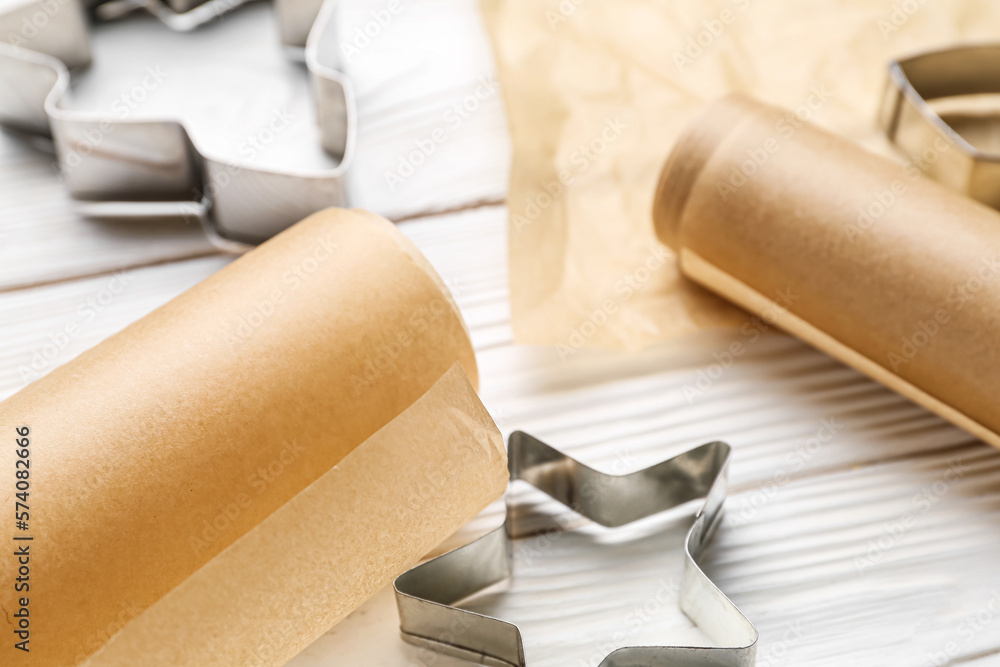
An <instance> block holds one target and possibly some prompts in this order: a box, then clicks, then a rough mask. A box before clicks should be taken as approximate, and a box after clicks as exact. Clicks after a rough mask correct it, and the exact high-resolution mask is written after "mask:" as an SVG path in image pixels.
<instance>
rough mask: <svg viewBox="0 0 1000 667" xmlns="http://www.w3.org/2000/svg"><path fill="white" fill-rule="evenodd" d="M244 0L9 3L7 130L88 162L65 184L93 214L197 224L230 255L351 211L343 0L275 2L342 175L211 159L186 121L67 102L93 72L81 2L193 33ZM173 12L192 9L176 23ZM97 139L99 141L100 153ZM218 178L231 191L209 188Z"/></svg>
mask: <svg viewBox="0 0 1000 667" xmlns="http://www.w3.org/2000/svg"><path fill="white" fill-rule="evenodd" d="M243 1H244V0H209V1H208V2H204V0H169V2H170V5H167V4H164V2H162V1H161V0H120V1H119V2H118V3H105V4H100V3H99V2H97V3H95V2H94V0H12V2H10V3H8V4H6V5H5V6H4V7H3V8H2V9H0V124H3V125H6V126H8V127H11V128H14V129H17V130H20V131H22V132H25V133H27V134H34V135H40V136H51V137H52V139H53V143H54V147H55V149H56V153H57V155H59V156H65V155H72V156H73V157H74V158H75V159H79V163H78V164H77V165H76V166H74V168H73V169H72V170H71V171H67V170H65V169H64V170H63V171H64V173H63V177H64V182H65V183H66V186H67V187H68V189H69V191H70V194H71V195H72V196H73V198H74V199H75V200H76V201H77V202H78V207H79V208H80V210H81V212H83V213H84V214H91V213H94V214H97V215H112V216H125V217H131V216H136V217H147V216H157V215H159V216H162V215H178V214H179V215H185V216H194V217H197V218H198V219H199V221H200V222H201V223H202V225H203V227H204V228H205V231H206V233H207V234H208V236H209V238H210V239H211V240H212V241H213V242H214V243H215V244H216V245H218V246H219V247H221V248H223V249H226V250H235V251H241V250H245V249H246V248H247V247H249V246H250V245H253V244H257V243H260V242H261V241H263V240H266V239H267V238H269V237H271V236H273V235H274V234H277V233H278V232H280V231H282V230H283V229H285V228H286V227H289V226H290V225H292V224H294V223H295V222H297V221H298V220H301V219H302V218H304V217H306V216H307V215H309V214H311V213H313V212H315V211H317V210H319V209H322V208H326V207H329V206H345V205H346V204H347V186H346V181H345V177H346V173H347V169H348V166H349V165H350V163H351V159H352V155H353V152H354V145H355V140H356V123H357V119H356V116H357V114H356V109H355V100H354V93H353V88H352V86H351V84H350V81H349V79H348V78H347V77H346V76H344V75H343V74H342V73H341V72H340V71H338V68H339V48H338V44H337V41H336V40H337V34H336V26H335V5H336V0H330V1H329V2H323V3H322V4H321V3H320V2H318V1H317V0H276V10H275V16H276V20H277V22H278V29H279V32H280V34H281V40H282V44H283V46H284V48H285V49H286V51H288V52H289V53H293V54H297V55H296V57H299V58H302V59H303V60H304V61H305V64H306V67H307V69H308V73H309V77H310V80H311V81H310V82H311V88H312V97H313V99H314V103H315V109H316V122H317V124H318V126H319V139H320V143H321V144H322V148H323V150H324V151H325V153H326V154H327V155H329V156H332V157H333V158H335V159H336V160H337V163H336V166H331V167H330V168H320V169H302V168H296V169H292V168H275V167H264V166H256V165H254V164H252V163H249V162H247V161H245V160H240V159H236V158H234V157H233V156H222V157H220V156H219V155H211V154H209V153H208V152H206V151H204V150H203V149H201V148H200V147H199V145H198V142H197V141H196V140H195V139H193V138H192V136H191V134H190V132H189V130H188V128H186V127H185V125H184V124H183V123H182V122H181V121H180V120H175V119H172V118H169V117H168V118H157V119H139V118H124V119H122V118H118V117H116V116H115V115H114V114H111V113H105V112H92V111H88V110H77V109H71V108H66V107H65V106H64V105H62V104H61V102H62V100H63V97H64V95H65V93H66V92H67V90H68V89H69V88H70V72H71V71H76V70H78V69H80V70H82V69H84V68H86V67H87V66H88V65H89V64H90V63H91V48H90V29H89V24H90V21H89V19H88V16H87V12H85V11H84V3H86V4H87V5H95V4H96V5H99V6H98V10H99V9H101V8H102V7H105V8H106V7H114V6H115V4H117V5H118V6H119V7H120V8H121V10H122V11H125V10H128V9H135V8H141V9H145V10H148V11H150V12H151V13H153V14H154V15H157V16H158V17H159V18H160V20H161V21H162V22H163V23H164V24H165V25H166V26H167V27H168V28H170V29H171V30H173V31H175V32H186V31H187V30H190V29H191V28H192V27H195V26H197V25H199V24H200V23H204V22H207V21H209V20H212V19H215V18H217V17H218V16H220V15H221V13H223V12H225V11H230V10H232V9H235V8H236V7H238V6H239V5H240V4H242V3H243ZM130 3H131V4H130ZM171 7H175V8H176V9H177V10H186V11H185V12H184V13H176V12H175V15H174V17H173V18H171V15H170V13H171V12H174V11H175V10H173V9H171ZM159 10H162V11H159ZM98 13H100V12H98ZM111 13H112V14H113V13H114V12H111ZM185 17H186V18H185ZM198 38H199V36H198V35H192V37H191V39H198ZM140 46H141V45H140ZM302 47H304V50H303V49H302ZM133 55H134V54H133ZM120 57H122V58H127V57H130V56H129V55H128V54H121V55H120ZM93 136H98V137H100V142H99V145H97V146H96V147H95V142H94V141H92V139H91V137H93ZM60 162H62V158H60ZM220 177H224V182H225V183H226V186H225V187H224V188H217V187H212V184H213V183H217V182H220V181H221V180H222V179H221V178H220ZM135 211H143V212H139V213H135Z"/></svg>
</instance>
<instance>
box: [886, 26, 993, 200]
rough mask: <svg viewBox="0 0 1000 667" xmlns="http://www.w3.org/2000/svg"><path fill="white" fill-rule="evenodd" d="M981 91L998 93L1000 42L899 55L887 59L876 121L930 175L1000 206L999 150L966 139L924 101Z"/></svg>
mask: <svg viewBox="0 0 1000 667" xmlns="http://www.w3.org/2000/svg"><path fill="white" fill-rule="evenodd" d="M983 93H1000V45H978V46H962V47H957V48H951V49H945V50H941V51H933V52H929V53H923V54H920V55H917V56H913V57H911V58H906V59H902V60H897V61H894V62H891V63H890V64H889V80H888V84H887V86H886V90H885V94H884V95H883V98H882V106H881V109H880V110H879V125H880V126H881V127H882V129H883V131H885V133H886V135H887V136H888V137H889V140H890V141H891V142H892V144H893V145H895V146H896V147H897V148H898V149H899V150H900V151H902V152H903V153H904V154H905V155H907V156H911V157H913V158H914V161H918V160H919V161H920V166H921V168H923V169H924V170H925V171H926V172H927V173H928V175H930V176H931V177H932V178H934V179H935V180H938V181H940V182H942V183H944V184H945V185H948V186H949V187H951V188H952V189H954V190H957V191H959V192H961V193H962V194H965V195H967V196H969V197H972V198H973V199H977V200H979V201H981V202H983V203H985V204H988V205H990V206H992V207H994V208H1000V153H994V152H987V151H983V150H980V149H978V148H976V147H975V146H973V145H972V144H970V143H969V142H968V141H967V140H966V139H965V138H963V137H962V136H961V135H960V134H959V133H958V132H956V131H955V129H954V128H953V127H952V126H951V125H949V124H948V123H947V122H946V121H945V120H944V119H943V118H942V117H941V116H940V115H938V113H936V112H935V111H934V109H932V108H931V105H930V104H928V101H929V100H936V99H941V98H946V97H954V96H959V95H976V94H983ZM952 147H954V149H955V150H950V149H951V148H952ZM922 156H924V159H922V160H921V157H922Z"/></svg>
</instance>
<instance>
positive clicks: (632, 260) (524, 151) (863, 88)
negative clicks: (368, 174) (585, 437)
mask: <svg viewBox="0 0 1000 667" xmlns="http://www.w3.org/2000/svg"><path fill="white" fill-rule="evenodd" d="M482 6H483V9H484V13H485V16H486V23H487V26H488V29H489V31H490V33H491V37H492V39H493V44H494V49H495V52H496V56H497V61H498V66H499V71H500V80H501V83H502V87H503V93H504V97H505V101H506V104H507V112H508V118H509V122H510V126H511V133H512V136H513V145H514V158H513V167H512V174H511V181H510V192H509V196H508V205H509V207H510V283H511V310H512V318H513V325H514V333H515V338H516V340H517V341H518V342H521V343H531V344H549V345H557V346H559V349H560V351H561V353H562V354H563V355H564V356H566V355H571V354H573V352H574V351H575V350H577V349H579V348H581V347H584V346H600V347H617V348H637V347H642V346H645V345H647V344H650V343H653V342H655V341H659V340H662V339H666V338H671V337H676V336H680V335H684V334H687V333H690V332H694V331H698V330H701V329H704V328H707V327H715V326H725V325H731V324H735V323H737V322H742V321H744V318H745V317H746V316H745V315H741V314H740V313H739V311H736V310H735V308H734V307H731V306H729V305H728V304H726V303H724V302H723V301H721V300H720V299H719V298H718V297H716V296H714V295H711V294H709V293H708V292H706V291H704V290H702V289H701V288H699V287H697V286H694V285H692V284H690V283H688V282H686V281H685V279H684V278H682V277H681V276H680V274H679V273H678V270H677V265H676V260H675V258H674V256H673V254H672V253H671V252H670V251H665V250H664V249H663V248H662V246H660V245H659V244H658V243H657V242H656V240H655V237H654V234H653V226H652V221H651V209H652V201H653V190H654V187H655V184H656V179H657V176H658V174H659V171H660V168H661V166H662V164H663V162H664V160H665V159H666V156H667V154H668V153H669V152H670V149H671V147H672V145H673V141H674V139H675V137H676V136H677V135H678V134H679V132H680V131H681V129H682V128H683V127H684V126H686V125H687V123H688V122H690V121H691V120H692V119H693V118H694V117H696V116H697V115H698V114H699V113H700V112H701V111H702V110H703V108H704V107H705V105H706V104H707V103H709V102H711V101H714V100H715V99H717V98H719V97H722V96H723V95H725V94H727V93H729V92H737V91H739V92H747V93H750V94H753V95H755V96H756V97H758V98H760V99H762V100H764V101H768V102H771V103H774V104H777V105H780V106H783V107H786V108H789V109H791V110H792V113H791V114H790V115H789V118H788V122H789V123H790V124H795V123H797V122H798V119H799V118H802V119H805V120H811V121H813V122H815V123H818V124H819V125H820V126H823V127H826V128H828V129H831V130H833V131H835V132H838V133H840V134H843V135H845V136H847V137H849V138H851V139H853V140H856V141H858V142H860V143H862V144H863V145H864V146H865V147H867V148H869V149H873V150H876V151H878V152H883V153H885V154H891V151H889V149H888V148H887V147H886V145H885V142H883V141H882V140H881V138H880V137H879V134H878V132H877V130H876V128H875V117H876V109H877V106H878V102H879V99H880V94H881V91H882V87H883V85H884V78H885V73H886V64H887V62H888V61H889V60H890V59H891V58H894V57H898V56H902V55H906V54H910V53H913V52H916V51H920V50H923V49H926V48H939V47H944V46H947V45H950V44H953V43H955V42H958V41H985V40H991V39H997V38H1000V5H998V4H997V3H993V2H988V1H987V0H953V1H950V2H935V1H927V2H922V1H920V0H893V1H888V0H882V1H873V0H816V1H810V2H787V1H784V0H706V1H704V2H682V1H680V0H659V1H654V0H483V3H482ZM896 159H901V160H905V156H903V157H900V156H896Z"/></svg>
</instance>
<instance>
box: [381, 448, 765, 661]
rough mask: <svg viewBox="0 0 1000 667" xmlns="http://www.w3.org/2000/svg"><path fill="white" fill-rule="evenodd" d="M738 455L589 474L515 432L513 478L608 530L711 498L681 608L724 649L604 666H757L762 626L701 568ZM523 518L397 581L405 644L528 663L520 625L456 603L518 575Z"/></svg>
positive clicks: (631, 649)
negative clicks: (516, 552)
mask: <svg viewBox="0 0 1000 667" xmlns="http://www.w3.org/2000/svg"><path fill="white" fill-rule="evenodd" d="M729 455H730V448H729V445H727V444H726V443H724V442H710V443H708V444H705V445H701V446H700V447H696V448H694V449H692V450H689V451H687V452H685V453H683V454H681V455H679V456H676V457H674V458H672V459H669V460H667V461H663V462H662V463H658V464H657V465H654V466H652V467H649V468H646V469H644V470H639V471H637V472H634V473H631V474H628V475H621V476H618V475H609V474H605V473H602V472H599V471H597V470H594V469H592V468H589V467H587V466H586V465H584V464H582V463H580V462H579V461H577V460H575V459H573V458H570V457H569V456H567V455H566V454H563V453H561V452H559V451H557V450H555V449H553V448H552V447H550V446H548V445H546V444H545V443H544V442H542V441H540V440H538V439H537V438H534V437H532V436H530V435H528V434H526V433H523V432H520V431H517V432H515V433H512V434H511V436H510V439H509V441H508V466H509V469H510V477H511V480H515V479H520V480H523V481H526V482H528V483H529V484H531V485H532V486H534V487H536V488H538V489H540V490H542V491H544V492H545V493H547V494H548V495H549V496H551V497H552V498H554V499H555V500H558V501H559V502H561V503H563V504H564V505H566V506H567V507H570V508H572V509H573V510H575V511H577V512H579V513H580V514H581V515H583V516H585V517H587V518H589V519H591V520H593V521H595V522H596V523H598V524H600V525H602V526H606V527H609V528H614V527H618V526H623V525H625V524H628V523H631V522H633V521H637V520H639V519H642V518H644V517H647V516H651V515H653V514H656V513H658V512H662V511H664V510H667V509H670V508H672V507H676V506H678V505H682V504H684V503H686V502H689V501H692V500H696V499H698V498H705V504H704V506H703V507H702V508H701V509H700V510H699V511H698V514H697V516H696V518H695V520H694V523H693V524H692V525H691V528H690V530H689V531H688V534H687V538H686V540H685V549H684V553H685V560H684V575H683V579H682V584H681V594H680V607H681V609H682V610H683V611H684V613H685V614H687V615H688V617H690V618H691V620H693V621H694V622H695V623H696V624H697V625H698V626H699V628H701V630H702V631H704V632H705V633H706V634H707V635H708V636H709V638H710V639H711V640H712V641H713V642H715V643H716V646H713V647H700V646H628V647H624V648H619V649H617V650H615V651H613V652H612V653H610V654H609V655H608V656H607V657H606V658H604V660H603V661H602V662H601V663H600V667H661V666H662V667H667V666H670V667H680V666H682V665H684V666H687V665H706V666H707V665H715V666H721V667H750V666H752V665H754V663H755V660H756V645H757V637H758V635H757V630H756V628H754V626H753V624H752V623H751V622H750V621H749V620H747V618H746V617H745V616H744V615H743V613H742V612H740V610H739V609H738V608H737V607H736V605H734V604H733V603H732V602H730V600H729V599H728V598H727V597H726V596H725V595H724V594H723V593H722V591H720V590H719V588H718V587H717V586H716V585H715V584H713V583H712V581H711V579H709V578H708V576H707V575H706V574H705V573H704V572H703V571H702V569H701V567H699V565H698V561H699V559H700V558H701V556H702V554H703V553H704V551H705V548H706V546H707V544H708V542H709V540H710V539H711V537H712V534H713V532H714V531H715V528H716V527H717V525H718V523H719V520H720V518H721V516H722V507H723V503H724V501H725V498H726V481H727V471H728V465H729ZM513 517H514V514H513V513H512V512H511V511H510V508H509V507H508V512H507V519H506V521H505V522H504V525H503V526H501V527H500V528H497V529H495V530H493V531H492V532H490V533H487V534H486V535H484V536H483V537H481V538H479V539H478V540H476V541H474V542H471V543H470V544H467V545H465V546H463V547H461V548H459V549H456V550H454V551H451V552H449V553H447V554H444V555H443V556H438V557H437V558H434V559H432V560H430V561H427V562H426V563H423V564H421V565H418V566H416V567H414V568H413V569H411V570H409V571H408V572H405V573H404V574H402V575H400V576H399V577H398V578H397V579H396V581H395V583H394V588H395V591H396V603H397V606H398V607H399V618H400V630H401V631H402V635H403V639H405V640H406V641H407V642H409V643H411V644H415V645H417V646H421V647H424V648H428V649H431V650H434V651H437V652H440V653H445V654H448V655H452V656H455V657H459V658H464V659H467V660H470V661H473V662H478V663H480V664H484V665H489V666H491V667H525V659H524V647H523V644H522V641H521V631H520V630H519V629H518V627H517V626H516V625H514V624H512V623H508V622H506V621H502V620H500V619H497V618H492V617H490V616H485V615H482V614H478V613H475V612H471V611H468V610H465V609H461V608H459V607H456V606H454V605H455V604H456V603H458V602H460V601H461V600H463V599H465V598H467V597H469V596H470V595H472V594H474V593H477V592H479V591H481V590H483V589H485V588H487V587H489V586H492V585H493V584H496V583H499V582H501V581H503V580H505V579H507V578H509V577H510V576H511V574H512V571H513V549H512V540H513V536H514V535H517V532H516V530H515V529H514V526H513V521H514V518H513Z"/></svg>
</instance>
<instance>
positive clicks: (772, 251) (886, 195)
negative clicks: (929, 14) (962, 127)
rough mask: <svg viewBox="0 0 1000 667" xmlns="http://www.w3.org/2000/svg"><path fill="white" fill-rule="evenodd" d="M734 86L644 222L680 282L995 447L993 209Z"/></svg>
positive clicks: (998, 365)
mask: <svg viewBox="0 0 1000 667" xmlns="http://www.w3.org/2000/svg"><path fill="white" fill-rule="evenodd" d="M951 150H955V149H954V148H953V147H952V146H950V145H949V144H948V143H947V142H945V141H944V140H939V141H938V142H937V143H935V144H933V145H932V146H931V147H929V148H928V149H927V151H925V153H924V154H922V155H920V156H913V157H912V159H911V160H910V161H909V162H908V163H907V164H906V165H900V164H896V163H893V162H891V161H889V160H886V159H884V158H881V157H877V156H875V155H872V154H869V153H867V152H866V151H864V150H863V149H861V148H859V147H857V146H856V145H854V144H852V143H850V142H848V141H846V140H844V139H842V138H840V137H837V136H834V135H832V134H829V133H827V132H825V131H823V130H820V129H818V128H816V127H814V126H812V125H810V124H808V123H803V122H802V121H800V120H799V119H798V118H796V117H795V116H794V115H793V114H791V113H790V112H787V111H784V110H782V109H778V108H774V107H771V106H767V105H764V104H761V103H758V102H756V101H754V100H751V99H749V98H746V97H743V96H733V97H729V98H726V99H724V100H722V101H720V102H718V103H716V104H714V105H713V106H712V107H710V108H709V110H708V111H707V112H706V113H705V115H704V116H703V117H702V118H701V119H700V120H698V121H697V122H696V123H694V124H693V125H692V126H691V127H689V129H688V130H687V131H686V133H685V134H684V135H683V136H682V138H681V139H680V140H679V141H678V143H677V145H676V146H675V148H674V150H673V152H672V153H671V154H670V157H669V158H668V160H667V162H666V164H665V166H664V168H663V172H662V174H661V176H660V182H659V185H658V188H657V192H656V197H655V203H654V210H653V218H654V224H655V227H656V232H657V235H658V236H659V238H660V240H662V241H663V242H664V243H666V244H668V245H670V246H671V247H672V248H673V249H674V250H675V251H677V253H678V255H679V257H680V263H681V268H682V271H683V272H684V274H685V275H686V276H688V277H689V278H691V279H692V280H694V281H696V282H698V283H700V284H702V285H704V286H705V287H708V288H709V289H711V290H713V291H715V292H717V293H719V294H720V295H722V296H725V297H726V298H728V299H729V300H731V301H733V302H734V303H736V304H738V305H740V306H743V307H744V308H746V309H747V310H750V311H752V312H754V313H757V314H758V315H762V316H765V317H767V318H768V320H769V321H772V320H773V321H774V322H775V324H776V325H777V326H779V327H781V328H783V329H785V330H786V331H788V332H790V333H792V334H794V335H796V336H798V337H800V338H802V339H803V340H805V341H807V342H809V343H811V344H813V345H815V346H816V347H818V348H820V349H821V350H824V351H825V352H827V353H829V354H830V355H832V356H834V357H836V358H837V359H840V360H841V361H843V362H844V363H846V364H848V365H850V366H853V367H854V368H856V369H858V370H860V371H862V372H864V373H866V374H867V375H869V376H871V377H872V378H874V379H875V380H877V381H879V382H881V383H883V384H885V385H886V386H888V387H891V388H892V389H894V390H896V391H898V392H899V393H901V394H903V395H904V396H907V397H908V398H910V399H911V400H913V401H915V402H916V403H919V404H920V405H922V406H924V407H925V408H927V409H929V410H931V411H932V412H935V413H937V414H938V415H940V416H941V417H944V418H945V419H947V420H949V421H951V422H953V423H954V424H956V425H958V426H960V427H961V428H964V429H966V430H967V431H969V432H970V433H972V434H973V435H975V436H976V437H978V438H981V439H982V440H985V441H986V442H989V443H990V444H993V445H995V446H1000V435H998V433H1000V411H997V410H996V407H995V405H994V401H995V398H996V396H997V395H998V394H1000V357H998V354H1000V347H998V341H1000V255H998V253H1000V214H998V213H997V211H994V210H993V209H990V208H987V207H986V206H983V205H981V204H979V203H977V202H975V201H973V200H971V199H967V198H965V197H962V196H960V195H958V194H955V193H953V192H951V191H949V190H947V189H945V188H944V187H942V186H940V185H938V184H937V183H934V182H932V181H930V180H929V179H925V178H924V177H922V176H921V173H920V172H921V164H922V163H929V162H933V161H935V160H938V159H945V158H946V157H947V155H946V153H947V152H948V151H951Z"/></svg>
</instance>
